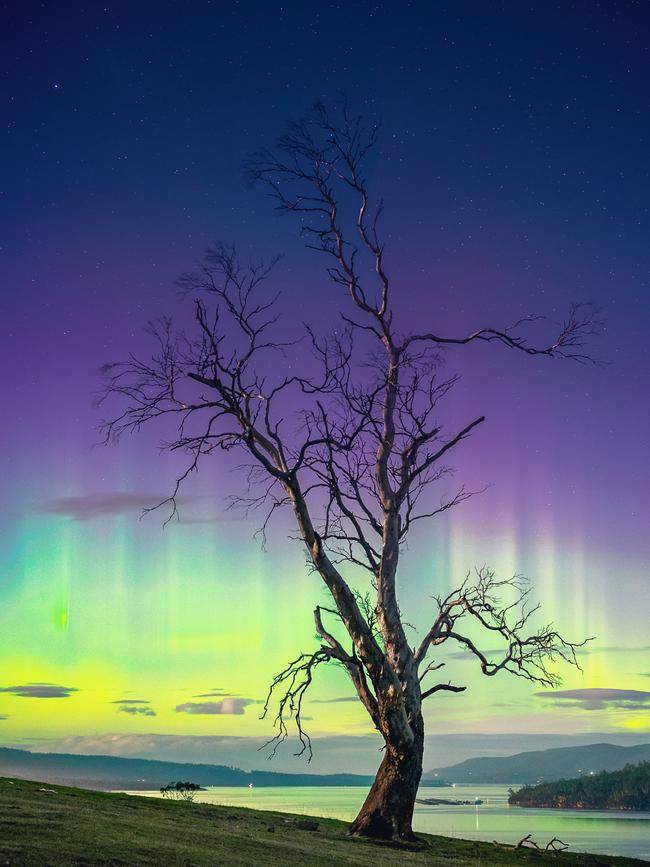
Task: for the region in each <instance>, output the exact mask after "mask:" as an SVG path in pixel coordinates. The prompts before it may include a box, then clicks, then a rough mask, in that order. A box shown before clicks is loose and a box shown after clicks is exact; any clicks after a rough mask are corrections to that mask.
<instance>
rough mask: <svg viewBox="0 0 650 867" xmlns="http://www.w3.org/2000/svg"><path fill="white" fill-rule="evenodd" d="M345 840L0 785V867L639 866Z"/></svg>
mask: <svg viewBox="0 0 650 867" xmlns="http://www.w3.org/2000/svg"><path fill="white" fill-rule="evenodd" d="M314 826H316V827H314ZM346 832H347V825H346V824H345V823H344V822H339V821H336V820H334V819H316V820H315V821H314V822H313V824H312V823H311V822H308V821H307V822H305V817H304V816H292V815H290V814H287V813H270V812H261V811H257V810H245V809H239V808H237V809H235V808H229V807H215V806H212V805H208V804H186V803H178V802H169V801H163V800H162V799H156V798H143V797H138V796H135V795H116V794H108V793H106V792H89V791H84V790H83V789H71V788H65V787H58V786H57V787H50V786H47V787H46V786H42V785H41V784H39V783H35V782H28V781H25V780H7V779H0V863H3V864H12V865H25V867H42V865H44V864H47V865H50V867H65V865H73V864H76V865H79V864H84V865H103V864H105V865H108V864H111V865H117V864H124V865H126V864H128V865H151V867H158V865H160V864H164V865H165V867H176V865H179V867H180V865H185V867H187V865H189V864H192V865H195V867H202V865H206V867H207V865H214V864H219V865H220V867H244V865H251V864H254V865H255V867H286V865H287V864H299V865H305V867H330V865H334V867H337V865H350V867H351V865H355V867H420V865H421V867H451V865H453V867H476V865H477V864H483V865H486V867H487V865H490V867H500V865H511V867H516V865H519V864H530V863H531V861H532V862H534V863H535V864H536V865H544V864H555V865H557V864H558V863H560V864H564V865H584V864H589V865H592V867H595V865H615V867H641V865H643V864H644V863H646V862H643V861H638V860H634V859H630V858H610V857H609V856H607V857H604V856H603V857H599V856H585V855H584V854H570V853H562V854H561V855H559V856H553V855H547V854H544V853H541V852H532V851H522V850H520V851H518V852H515V851H503V850H499V849H497V848H495V847H494V846H493V845H492V844H491V843H474V842H469V841H466V840H451V839H448V838H445V837H433V836H429V835H425V834H423V835H422V836H421V844H422V846H421V848H420V849H419V850H414V849H413V848H412V847H409V848H407V847H397V846H390V845H386V844H383V845H378V844H375V843H373V842H371V841H368V840H358V839H353V838H350V837H347V836H346Z"/></svg>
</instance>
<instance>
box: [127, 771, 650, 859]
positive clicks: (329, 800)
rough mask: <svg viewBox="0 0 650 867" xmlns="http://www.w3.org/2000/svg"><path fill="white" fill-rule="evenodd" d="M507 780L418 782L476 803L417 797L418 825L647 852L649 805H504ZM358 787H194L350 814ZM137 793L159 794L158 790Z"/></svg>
mask: <svg viewBox="0 0 650 867" xmlns="http://www.w3.org/2000/svg"><path fill="white" fill-rule="evenodd" d="M507 789H508V787H507V786H478V785H474V786H461V785H457V786H455V787H454V788H451V787H449V788H438V787H436V788H430V787H422V788H421V789H420V791H419V794H418V797H420V798H449V799H453V800H459V801H460V800H468V801H470V800H471V801H474V799H475V798H480V799H481V800H482V801H483V804H481V805H479V806H474V805H472V806H466V807H451V806H427V805H424V804H416V806H415V818H414V822H413V827H414V829H415V830H416V831H424V832H426V833H429V834H441V835H443V836H446V837H462V838H464V839H466V840H498V841H499V842H501V843H516V842H517V841H519V840H521V838H522V837H525V836H526V834H532V835H533V839H534V840H535V841H536V842H537V843H538V844H540V845H545V844H546V843H547V842H548V841H549V840H550V839H551V838H552V837H559V838H560V839H561V840H563V841H564V842H565V843H568V844H569V846H570V851H572V852H578V851H587V852H594V853H598V854H601V855H627V856H628V857H631V858H643V859H647V860H650V813H619V812H607V811H602V810H548V809H534V808H528V807H526V808H523V807H510V806H508V794H507ZM366 793H367V789H365V788H361V787H344V786H336V787H335V786H332V787H320V786H296V787H269V788H261V787H260V788H254V789H248V788H241V789H240V788H233V787H223V788H216V787H211V788H208V789H206V791H204V792H199V793H198V796H197V801H203V802H205V803H209V804H223V805H225V806H233V807H251V808H254V809H257V810H277V811H279V812H287V813H302V814H307V815H311V816H325V817H327V818H332V819H344V820H347V821H351V820H352V819H354V817H355V815H356V814H357V811H358V809H359V807H360V806H361V804H362V803H363V800H364V798H365V796H366ZM134 794H140V795H142V794H151V795H158V794H159V793H158V792H151V793H148V792H137V793H134Z"/></svg>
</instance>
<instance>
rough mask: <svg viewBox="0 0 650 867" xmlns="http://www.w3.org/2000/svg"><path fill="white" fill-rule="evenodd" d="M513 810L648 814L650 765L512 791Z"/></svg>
mask: <svg viewBox="0 0 650 867" xmlns="http://www.w3.org/2000/svg"><path fill="white" fill-rule="evenodd" d="M508 803H509V804H510V805H511V806H514V807H556V808H557V807H560V808H568V809H574V810H650V762H641V764H638V765H626V766H625V767H624V768H623V770H621V771H611V772H607V771H602V772H601V773H599V774H589V775H588V776H584V777H578V778H577V779H573V780H558V781H557V782H554V783H540V784H539V785H537V786H524V787H523V788H522V789H519V790H518V791H517V792H514V791H512V790H511V792H510V797H509V799H508Z"/></svg>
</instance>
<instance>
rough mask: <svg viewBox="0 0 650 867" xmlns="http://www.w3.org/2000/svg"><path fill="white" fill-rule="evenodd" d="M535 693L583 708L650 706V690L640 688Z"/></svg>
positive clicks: (632, 708) (568, 705)
mask: <svg viewBox="0 0 650 867" xmlns="http://www.w3.org/2000/svg"><path fill="white" fill-rule="evenodd" d="M535 695H537V696H539V697H540V698H545V699H549V700H551V701H553V703H554V704H556V705H557V706H558V707H580V708H582V709H583V710H609V709H612V708H620V709H622V710H638V709H639V708H646V707H648V708H650V692H646V691H645V690H640V689H599V688H592V689H564V690H556V691H554V692H536V693H535Z"/></svg>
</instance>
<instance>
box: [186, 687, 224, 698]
mask: <svg viewBox="0 0 650 867" xmlns="http://www.w3.org/2000/svg"><path fill="white" fill-rule="evenodd" d="M228 695H232V693H230V692H224V691H223V690H222V689H215V691H214V692H200V693H199V694H198V695H193V696H192V698H221V697H223V698H225V697H226V696H228Z"/></svg>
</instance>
